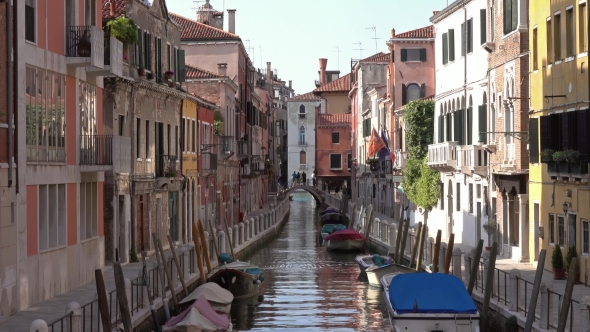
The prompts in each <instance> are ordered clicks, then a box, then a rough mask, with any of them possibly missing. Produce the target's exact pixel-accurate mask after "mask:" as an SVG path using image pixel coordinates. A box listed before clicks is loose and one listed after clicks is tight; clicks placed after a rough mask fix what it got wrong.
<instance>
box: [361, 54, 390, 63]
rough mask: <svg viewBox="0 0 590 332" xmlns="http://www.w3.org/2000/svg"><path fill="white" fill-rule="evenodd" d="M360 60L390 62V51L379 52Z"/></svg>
mask: <svg viewBox="0 0 590 332" xmlns="http://www.w3.org/2000/svg"><path fill="white" fill-rule="evenodd" d="M360 62H389V53H385V52H379V53H376V54H373V55H371V56H370V57H368V58H364V59H362V60H361V61H360Z"/></svg>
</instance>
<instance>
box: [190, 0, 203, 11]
mask: <svg viewBox="0 0 590 332" xmlns="http://www.w3.org/2000/svg"><path fill="white" fill-rule="evenodd" d="M193 2H194V3H196V4H199V3H201V2H205V0H194V1H193ZM191 9H194V10H199V9H201V7H197V8H195V7H193V8H191Z"/></svg>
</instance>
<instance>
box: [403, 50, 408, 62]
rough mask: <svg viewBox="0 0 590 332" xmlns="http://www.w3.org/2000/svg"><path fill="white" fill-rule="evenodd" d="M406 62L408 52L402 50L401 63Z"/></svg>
mask: <svg viewBox="0 0 590 332" xmlns="http://www.w3.org/2000/svg"><path fill="white" fill-rule="evenodd" d="M406 61H408V50H406V49H405V48H402V62H406Z"/></svg>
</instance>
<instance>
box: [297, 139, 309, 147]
mask: <svg viewBox="0 0 590 332" xmlns="http://www.w3.org/2000/svg"><path fill="white" fill-rule="evenodd" d="M297 145H299V146H307V141H301V140H300V141H299V142H297Z"/></svg>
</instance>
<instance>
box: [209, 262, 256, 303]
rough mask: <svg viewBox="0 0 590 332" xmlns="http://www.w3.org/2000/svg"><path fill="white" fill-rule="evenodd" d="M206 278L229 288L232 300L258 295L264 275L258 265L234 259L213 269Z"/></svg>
mask: <svg viewBox="0 0 590 332" xmlns="http://www.w3.org/2000/svg"><path fill="white" fill-rule="evenodd" d="M207 280H208V281H209V282H214V283H216V284H218V285H219V286H221V287H222V288H225V289H227V290H229V291H230V292H231V293H232V294H233V296H234V300H243V299H247V298H249V297H252V296H255V295H258V291H259V288H260V283H262V281H264V275H263V273H262V270H261V269H260V268H259V267H258V266H256V265H252V264H250V263H248V262H241V261H236V262H232V263H226V264H223V265H221V266H219V267H217V268H215V269H213V271H211V273H209V276H208V278H207Z"/></svg>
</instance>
